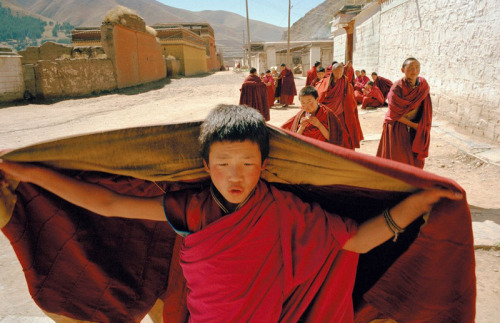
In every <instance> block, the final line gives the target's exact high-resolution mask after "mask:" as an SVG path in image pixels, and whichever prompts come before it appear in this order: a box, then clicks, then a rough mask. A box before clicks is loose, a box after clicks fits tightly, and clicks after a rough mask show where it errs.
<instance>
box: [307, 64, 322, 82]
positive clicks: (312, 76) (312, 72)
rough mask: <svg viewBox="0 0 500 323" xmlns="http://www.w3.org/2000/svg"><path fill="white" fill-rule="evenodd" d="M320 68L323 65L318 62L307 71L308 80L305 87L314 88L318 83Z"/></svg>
mask: <svg viewBox="0 0 500 323" xmlns="http://www.w3.org/2000/svg"><path fill="white" fill-rule="evenodd" d="M320 67H321V63H320V62H316V63H314V66H313V67H311V68H310V69H309V70H308V71H307V78H306V85H305V86H308V85H312V86H314V84H315V83H316V82H317V78H318V69H319V68H320Z"/></svg>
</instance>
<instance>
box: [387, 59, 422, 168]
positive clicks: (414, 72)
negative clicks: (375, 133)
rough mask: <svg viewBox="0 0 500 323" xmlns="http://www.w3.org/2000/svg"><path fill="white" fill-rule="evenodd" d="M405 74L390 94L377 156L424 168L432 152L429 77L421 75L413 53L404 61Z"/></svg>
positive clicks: (395, 83) (403, 70)
mask: <svg viewBox="0 0 500 323" xmlns="http://www.w3.org/2000/svg"><path fill="white" fill-rule="evenodd" d="M401 71H402V72H403V73H404V74H405V76H404V77H403V78H402V79H400V80H398V81H396V82H394V84H393V86H392V87H391V90H390V92H389V94H388V96H387V100H388V103H389V110H388V111H387V113H386V115H385V119H384V126H383V130H382V137H381V138H380V143H379V146H378V151H377V156H378V157H382V158H387V159H392V160H396V161H399V162H402V163H405V164H409V165H413V166H416V167H419V168H424V163H425V158H426V157H427V156H428V155H429V142H430V132H431V123H432V102H431V97H430V94H429V91H430V88H429V84H428V83H427V81H426V80H425V79H424V78H423V77H420V76H419V74H420V63H419V61H417V60H416V59H415V58H413V57H410V58H408V59H406V60H405V61H404V63H403V66H402V68H401Z"/></svg>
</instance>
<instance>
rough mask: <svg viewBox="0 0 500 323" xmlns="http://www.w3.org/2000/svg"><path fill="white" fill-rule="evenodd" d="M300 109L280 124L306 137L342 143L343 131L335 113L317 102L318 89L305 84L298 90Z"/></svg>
mask: <svg viewBox="0 0 500 323" xmlns="http://www.w3.org/2000/svg"><path fill="white" fill-rule="evenodd" d="M299 101H300V105H301V110H300V111H299V112H298V113H297V114H296V115H295V116H293V117H292V118H290V120H288V121H287V122H285V124H283V125H282V126H281V128H283V129H287V130H290V131H292V132H296V133H298V134H301V135H303V136H306V137H310V138H314V139H317V140H321V141H326V142H329V143H331V144H334V145H337V146H343V145H344V134H345V131H344V129H343V127H342V124H341V123H340V120H339V119H338V118H337V116H335V113H333V111H331V110H330V109H328V108H327V107H326V106H324V105H323V104H320V103H318V91H317V90H316V88H314V87H313V86H306V87H304V88H302V90H300V92H299Z"/></svg>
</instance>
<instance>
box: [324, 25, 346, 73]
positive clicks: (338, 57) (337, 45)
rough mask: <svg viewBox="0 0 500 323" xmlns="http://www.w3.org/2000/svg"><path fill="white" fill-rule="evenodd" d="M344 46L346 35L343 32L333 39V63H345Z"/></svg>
mask: <svg viewBox="0 0 500 323" xmlns="http://www.w3.org/2000/svg"><path fill="white" fill-rule="evenodd" d="M346 45H347V34H346V33H345V32H343V33H341V34H340V35H336V36H335V37H334V38H333V61H337V62H345V47H346ZM330 63H331V62H330ZM328 65H330V64H328ZM328 65H327V66H328Z"/></svg>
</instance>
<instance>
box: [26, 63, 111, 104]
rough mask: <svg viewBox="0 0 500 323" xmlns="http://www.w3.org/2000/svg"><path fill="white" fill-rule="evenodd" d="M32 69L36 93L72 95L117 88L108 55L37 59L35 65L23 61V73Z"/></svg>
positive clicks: (48, 95) (37, 94)
mask: <svg viewBox="0 0 500 323" xmlns="http://www.w3.org/2000/svg"><path fill="white" fill-rule="evenodd" d="M30 69H32V71H33V72H31V71H30ZM31 73H33V75H34V76H35V89H34V90H35V95H36V97H42V98H57V97H65V96H68V97H72V96H81V95H86V94H90V93H98V92H103V91H111V90H114V89H116V88H117V84H116V79H115V76H114V67H113V64H112V62H111V60H109V59H68V60H53V61H39V62H38V64H36V65H33V64H29V65H25V74H26V75H30V74H31Z"/></svg>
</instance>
